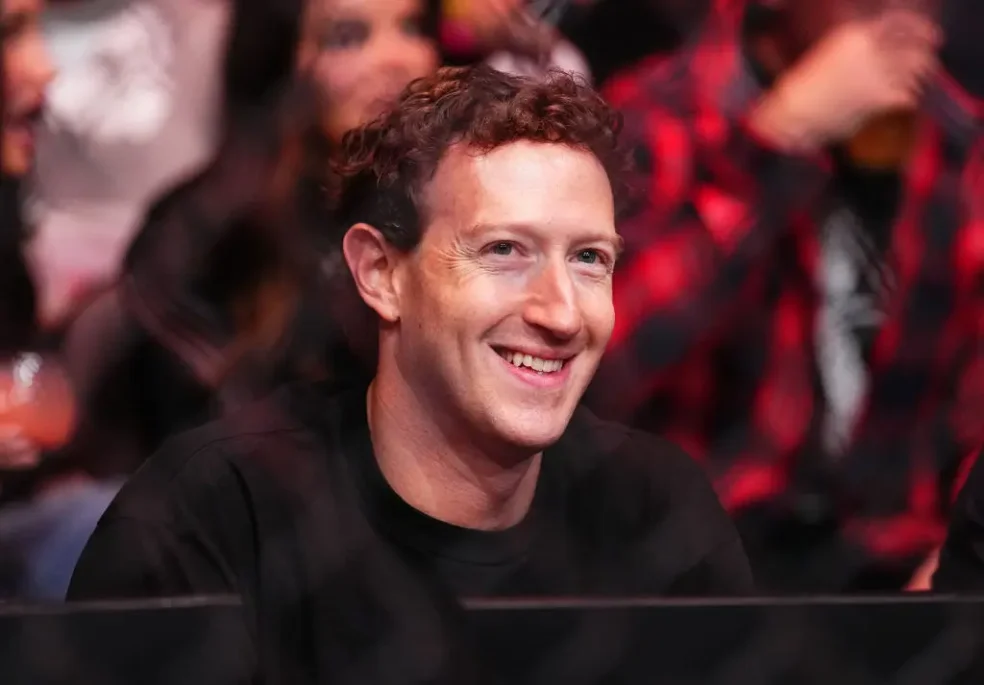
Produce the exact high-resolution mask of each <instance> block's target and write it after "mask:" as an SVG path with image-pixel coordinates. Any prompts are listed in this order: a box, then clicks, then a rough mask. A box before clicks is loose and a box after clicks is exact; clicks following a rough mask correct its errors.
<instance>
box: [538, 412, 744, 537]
mask: <svg viewBox="0 0 984 685" xmlns="http://www.w3.org/2000/svg"><path fill="white" fill-rule="evenodd" d="M557 447H558V449H557V452H559V454H557V455H555V456H559V457H560V459H558V461H559V462H561V464H558V466H557V468H559V469H561V470H562V471H563V472H564V474H565V482H566V488H567V491H568V493H570V500H569V501H570V502H571V503H572V506H574V507H577V508H578V509H582V510H593V511H594V512H595V515H597V516H599V517H603V518H606V519H608V524H609V525H610V526H612V527H613V528H625V529H635V530H640V529H652V528H657V527H667V526H668V527H669V528H681V529H690V528H694V529H696V530H699V531H700V532H699V535H695V536H694V540H693V541H694V542H699V543H700V546H704V547H706V546H714V545H715V544H718V543H722V542H725V541H728V540H731V539H732V538H733V537H734V535H735V532H734V527H733V526H732V524H731V521H730V519H729V517H728V516H727V514H726V513H725V512H724V509H723V507H722V506H721V503H720V501H719V500H718V497H717V494H716V493H715V492H714V489H713V487H712V485H711V482H710V479H709V478H708V477H707V475H706V474H705V472H704V469H703V467H702V466H701V465H700V464H699V463H698V462H696V461H695V460H694V459H693V458H691V457H690V456H689V455H688V454H687V453H686V452H684V451H683V450H682V449H680V448H679V447H678V446H676V445H675V444H673V443H671V442H669V441H667V440H665V439H663V438H659V437H657V436H655V435H652V434H649V433H645V432H643V431H639V430H634V429H631V428H628V427H625V426H622V425H620V424H617V423H614V422H610V421H604V420H602V419H599V418H597V417H596V416H594V415H593V414H592V413H591V412H589V411H588V410H586V409H583V408H580V409H578V410H577V411H576V412H575V414H574V417H573V418H572V420H571V424H570V427H569V428H568V431H567V433H565V435H564V438H563V439H562V440H561V442H560V443H559V444H558V446H557ZM697 537H700V538H701V540H700V541H698V540H697V539H696V538H697Z"/></svg>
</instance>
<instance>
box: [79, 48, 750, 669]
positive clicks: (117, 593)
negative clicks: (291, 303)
mask: <svg viewBox="0 0 984 685" xmlns="http://www.w3.org/2000/svg"><path fill="white" fill-rule="evenodd" d="M616 131H617V118H616V116H615V115H614V114H613V113H612V112H611V110H610V109H609V108H608V106H607V105H606V104H604V102H603V101H602V100H601V99H600V98H599V97H598V96H597V95H595V94H594V93H593V92H591V91H590V90H589V89H587V88H586V87H585V86H583V85H580V84H579V83H577V82H576V81H575V80H574V79H572V78H569V77H558V78H556V79H553V80H550V81H548V82H546V83H538V82H534V81H526V80H523V79H519V78H516V77H512V76H508V75H505V74H503V73H501V72H497V71H495V70H493V69H491V68H489V67H486V66H480V67H475V68H470V69H468V68H465V69H444V70H441V71H440V72H439V73H438V74H437V75H435V76H433V77H430V78H427V79H422V80H421V81H418V82H416V83H415V84H414V85H412V86H411V87H410V89H409V90H408V92H407V93H406V94H405V95H404V96H403V98H402V99H401V101H400V102H399V104H398V105H397V107H396V108H395V110H393V111H392V112H391V113H389V114H387V115H385V116H384V117H383V118H381V119H378V120H377V121H376V122H374V123H372V124H369V125H367V126H365V127H363V128H360V129H357V130H356V131H354V132H353V133H351V134H350V135H349V136H347V137H346V138H345V139H344V142H343V149H342V151H341V154H340V163H339V167H338V170H339V174H340V176H341V179H342V188H341V191H340V195H339V198H338V207H339V209H338V211H339V215H340V216H341V217H344V218H345V221H344V223H345V225H348V226H350V228H349V229H348V230H347V231H346V232H345V234H344V237H343V240H342V251H343V254H344V257H345V260H346V264H347V266H348V271H349V273H350V274H351V278H352V282H353V285H354V286H355V288H356V290H357V292H358V294H359V296H360V297H361V300H362V301H363V302H364V303H365V305H366V306H368V307H369V308H370V309H371V310H372V311H373V312H374V313H375V316H376V317H377V321H378V323H377V332H378V349H379V353H378V362H377V368H376V375H375V378H374V379H373V380H372V382H371V384H370V385H369V386H368V388H367V386H365V385H362V384H351V385H348V386H342V385H341V384H338V383H333V384H327V385H323V386H314V387H310V386H307V387H305V386H301V387H293V388H289V389H287V390H284V391H281V392H280V393H278V394H277V395H275V396H274V398H273V399H270V400H267V401H264V402H261V403H260V404H258V405H255V406H253V407H252V408H250V409H247V410H245V411H244V412H243V413H239V414H236V415H233V416H230V417H228V418H226V419H223V420H221V421H220V422H218V423H216V424H212V425H210V426H206V427H204V428H202V429H200V430H197V431H195V432H193V433H190V434H188V435H184V436H182V437H179V438H177V439H176V440H174V441H173V442H171V443H170V444H169V445H168V446H167V447H166V448H165V449H164V450H162V451H161V452H160V453H159V454H157V455H155V456H154V457H152V458H151V459H150V461H149V462H148V463H147V464H146V465H145V466H144V467H143V468H142V469H141V470H140V471H139V472H138V473H137V474H136V475H134V477H133V478H132V479H131V480H130V482H129V483H127V485H126V486H125V487H124V488H123V491H122V492H121V494H120V496H119V498H118V499H117V501H116V502H115V503H114V504H113V505H112V506H111V508H110V510H109V511H108V513H107V515H106V516H105V518H104V519H103V520H102V521H101V522H100V524H99V526H98V528H97V530H96V532H95V534H94V535H93V537H92V539H91V540H90V542H89V545H88V547H87V549H86V551H85V553H84V554H83V556H82V559H81V560H80V562H79V564H78V566H77V568H76V570H75V575H74V577H73V580H72V586H71V591H70V593H69V597H70V599H73V600H77V599H92V598H111V597H148V596H166V595H178V594H197V593H215V592H232V593H238V594H241V595H242V596H243V598H244V601H245V604H246V606H247V612H248V616H249V621H250V624H251V626H252V629H253V631H254V635H255V637H256V641H257V647H258V654H259V659H260V664H259V666H260V669H261V673H262V674H263V682H271V683H278V682H290V683H295V684H296V683H306V682H349V678H351V682H376V681H375V680H374V679H373V675H380V674H381V673H383V671H384V670H385V669H387V668H394V669H396V670H397V671H398V672H399V673H400V674H401V675H402V676H404V677H405V678H406V679H405V680H401V682H416V680H415V677H416V676H420V680H421V681H424V680H427V681H430V680H432V679H431V678H429V677H427V678H425V677H423V676H421V674H433V673H434V672H435V671H437V672H441V671H442V669H443V667H445V666H447V664H444V663H443V662H441V658H440V657H441V655H442V654H443V653H445V652H444V651H443V650H444V648H447V647H448V643H442V642H441V641H442V640H445V639H446V638H448V633H447V632H446V631H452V630H454V628H453V622H452V623H451V624H447V623H444V619H445V615H444V613H443V610H442V608H447V607H449V606H451V607H453V606H454V602H453V601H451V600H453V599H457V598H462V597H490V596H516V595H520V596H543V595H546V596H551V595H568V596H569V595H588V596H599V595H661V594H675V595H715V594H736V593H743V592H747V591H749V590H750V586H751V579H750V575H749V570H748V566H747V562H746V560H745V557H744V554H743V551H742V548H741V545H740V543H739V541H738V538H737V533H736V532H735V530H734V528H733V527H732V525H731V523H730V521H729V520H728V518H727V516H726V515H725V514H724V512H723V510H722V509H721V506H720V504H719V503H718V502H717V500H716V498H715V496H714V494H713V491H712V489H711V487H710V485H709V483H708V482H707V480H706V478H705V477H704V476H703V474H702V473H701V470H700V468H699V466H697V465H696V464H695V463H693V462H691V460H690V459H689V458H688V457H687V456H686V455H685V454H684V453H682V452H681V451H679V450H678V449H677V448H675V447H673V446H671V445H669V444H668V443H665V442H663V441H661V440H659V439H657V438H654V437H650V436H647V435H645V434H642V433H638V432H635V431H631V430H628V429H625V428H623V427H621V426H617V425H614V424H608V423H605V422H602V421H599V420H597V419H595V418H594V417H592V416H591V415H590V414H589V413H588V412H586V411H584V410H580V409H579V410H575V408H576V405H577V403H578V400H579V399H580V396H581V394H582V392H583V391H584V388H585V387H586V386H587V383H588V381H589V380H590V378H591V375H592V374H593V372H594V369H595V367H596V366H597V364H598V361H599V359H600V357H601V354H602V352H603V350H604V347H605V343H606V342H607V340H608V336H609V334H610V332H611V328H612V324H613V312H612V307H611V273H612V269H613V267H614V263H615V260H616V257H617V253H618V247H619V239H618V236H617V234H616V232H615V228H614V215H615V200H614V193H613V185H615V186H616V187H617V185H616V184H617V176H616V173H617V171H618V168H619V164H620V162H621V160H622V158H621V156H620V155H619V154H618V153H617V147H616ZM432 618H433V620H432ZM448 620H453V616H452V617H451V619H448ZM434 641H436V642H434ZM425 647H426V648H425ZM431 647H433V649H432V648H431ZM336 678H337V679H339V680H336ZM360 678H361V679H360ZM384 681H385V680H384ZM458 682H461V681H460V680H459V681H458ZM469 682H470V681H469Z"/></svg>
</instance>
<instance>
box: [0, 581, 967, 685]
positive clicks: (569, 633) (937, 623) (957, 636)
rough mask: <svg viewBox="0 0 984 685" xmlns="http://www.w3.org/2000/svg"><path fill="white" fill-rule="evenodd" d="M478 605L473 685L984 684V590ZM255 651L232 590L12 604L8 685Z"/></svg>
mask: <svg viewBox="0 0 984 685" xmlns="http://www.w3.org/2000/svg"><path fill="white" fill-rule="evenodd" d="M466 608H467V609H468V611H467V613H466V617H467V621H468V628H469V631H468V632H467V634H468V635H469V636H470V638H471V639H472V640H473V643H472V644H471V645H470V647H471V649H473V650H474V651H473V652H472V654H473V656H474V658H475V659H477V660H478V666H479V668H477V669H471V668H469V669H468V671H469V672H470V673H472V674H474V675H473V676H469V677H468V679H467V681H456V682H461V685H473V680H474V678H477V682H481V683H496V684H497V685H498V684H500V683H501V684H505V683H509V684H510V685H623V684H624V685H637V684H638V685H643V684H645V685H698V684H699V685H889V684H891V685H982V684H984V598H952V597H944V598H941V597H912V598H907V599H846V598H832V599H809V600H778V601H772V600H748V601H730V602H703V601H658V600H624V601H622V600H619V601H573V600H572V601H564V600H549V601H548V600H544V601H518V600H517V601H508V600H497V601H483V602H468V603H466ZM422 635H423V634H421V636H418V638H416V639H425V638H424V637H423V636H422ZM385 638H386V636H380V640H385ZM408 647H409V648H410V649H411V651H410V652H406V654H411V653H413V649H421V650H428V649H432V648H433V645H428V644H421V645H419V646H417V647H414V645H412V644H411V645H408ZM464 648H465V645H462V646H460V649H464ZM462 653H463V652H462ZM254 654H255V650H254V649H253V646H252V645H251V644H250V640H249V637H248V631H247V629H246V627H245V625H244V623H243V618H242V613H241V607H240V606H239V604H238V602H237V601H236V600H232V599H214V598H197V599H180V600H166V601H154V602H112V603H110V602H104V603H91V604H79V605H60V606H55V605H52V606H50V607H36V606H35V607H12V606H6V607H2V606H0V683H2V684H3V685H28V684H29V685H82V684H85V685H123V684H124V683H125V684H127V685H135V684H138V685H245V684H246V683H248V682H250V680H251V675H252V674H253V673H254V672H255V661H254ZM391 665H392V664H391ZM394 666H395V665H394ZM306 670H307V669H303V668H302V669H300V671H299V672H305V671H306ZM374 672H386V673H392V672H393V669H388V670H386V669H384V670H383V671H379V670H378V669H377V670H372V669H369V670H366V671H364V673H366V674H368V673H374ZM396 672H397V673H398V672H399V669H397V671H396ZM410 672H412V671H410ZM410 672H408V671H405V672H404V673H405V677H406V678H407V680H408V685H409V680H410V679H411V676H410V675H409V673H410ZM346 682H356V681H352V680H348V681H346ZM358 682H359V685H375V683H371V682H364V683H363V681H361V680H360V681H358ZM391 682H396V681H394V680H392V679H389V680H387V683H391ZM298 685H300V684H298ZM318 685H321V684H320V683H319V684H318ZM324 685H331V683H330V682H326V683H325V684H324Z"/></svg>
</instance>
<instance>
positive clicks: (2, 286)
mask: <svg viewBox="0 0 984 685" xmlns="http://www.w3.org/2000/svg"><path fill="white" fill-rule="evenodd" d="M42 9H43V8H42V3H41V2H40V1H39V0H3V1H2V2H0V52H2V76H3V100H2V120H0V140H2V168H0V363H2V368H0V599H4V598H7V597H11V596H19V597H26V598H32V599H52V598H56V597H61V596H63V595H64V592H65V589H66V588H67V587H68V579H69V577H70V575H71V568H72V566H74V564H75V560H76V559H77V558H78V555H79V554H80V553H81V551H82V547H83V546H84V545H85V542H86V540H87V539H88V536H89V533H90V532H91V531H92V528H93V527H94V526H95V524H96V521H97V520H98V518H99V516H100V515H101V514H102V512H103V510H104V509H105V507H106V505H107V504H108V503H109V501H110V500H111V499H112V497H113V494H114V493H115V489H114V488H106V487H103V486H102V485H101V484H99V483H94V482H92V481H91V480H89V479H86V478H84V477H80V476H78V475H77V474H71V475H69V474H66V475H65V477H63V478H59V479H53V480H52V481H49V482H48V483H47V484H46V486H45V487H44V488H42V489H39V491H38V492H37V493H36V497H34V498H32V499H31V500H29V501H19V500H18V499H17V498H16V497H15V495H14V492H12V491H16V489H15V488H11V487H10V486H11V482H12V481H13V480H15V479H16V475H17V474H18V473H19V472H21V471H23V470H25V469H27V470H29V469H32V468H34V467H35V466H37V465H38V463H40V461H41V460H42V457H43V456H44V454H45V453H46V452H48V451H50V450H52V449H55V448H57V447H59V446H61V445H62V444H64V443H65V441H67V440H68V439H69V438H70V436H71V434H72V431H73V429H74V424H75V406H74V405H75V403H74V398H73V395H72V392H71V388H70V387H69V384H68V382H67V379H66V378H65V377H64V375H63V374H62V372H61V371H60V370H59V366H58V364H57V363H56V361H55V360H54V358H53V355H52V354H51V351H50V350H43V351H42V352H41V353H39V352H38V350H41V349H42V346H41V340H40V336H39V331H38V326H37V316H36V306H35V305H36V301H37V298H36V296H35V291H34V284H33V282H32V280H31V276H30V273H29V270H28V268H27V264H26V261H25V259H24V251H23V247H24V242H25V235H26V231H27V229H26V228H25V224H24V222H23V221H22V212H21V202H20V188H21V181H22V180H23V178H24V177H25V176H26V175H27V174H28V173H29V172H30V171H31V169H32V167H33V165H34V155H35V141H36V136H37V127H38V125H39V123H40V120H41V117H42V114H43V111H44V107H45V104H46V97H47V90H48V86H49V84H50V82H51V80H52V78H53V77H54V75H55V70H54V67H53V65H52V62H51V60H50V58H49V56H48V53H47V51H46V49H45V45H44V41H43V39H42V36H41V30H40V21H41V12H42Z"/></svg>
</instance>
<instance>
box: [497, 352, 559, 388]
mask: <svg viewBox="0 0 984 685" xmlns="http://www.w3.org/2000/svg"><path fill="white" fill-rule="evenodd" d="M508 349H512V350H514V351H516V352H520V351H522V352H524V353H525V352H526V351H525V350H520V349H518V348H508ZM491 351H492V354H494V355H495V358H496V359H498V360H499V362H500V363H501V364H502V365H503V366H505V367H506V370H507V371H509V373H511V374H512V375H513V377H514V378H517V379H518V380H520V381H522V382H523V383H526V384H527V385H530V386H532V387H534V388H541V389H545V390H552V389H556V388H559V387H561V386H563V385H564V384H565V383H567V379H568V378H569V377H570V373H571V372H570V369H571V361H573V357H558V356H557V355H556V354H554V355H552V356H551V355H545V356H543V355H536V356H541V358H542V359H565V362H564V366H563V367H562V368H561V369H560V371H554V372H553V373H541V372H539V371H534V370H533V369H531V368H529V367H527V366H516V365H515V364H513V363H512V362H509V361H506V359H505V357H503V356H502V355H501V354H499V353H498V352H497V351H496V350H494V349H493V350H491ZM531 356H533V355H532V354H531Z"/></svg>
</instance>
